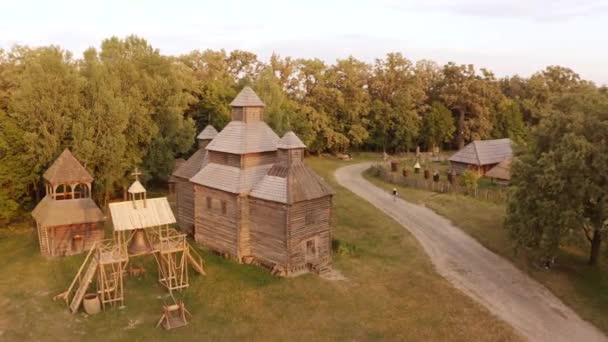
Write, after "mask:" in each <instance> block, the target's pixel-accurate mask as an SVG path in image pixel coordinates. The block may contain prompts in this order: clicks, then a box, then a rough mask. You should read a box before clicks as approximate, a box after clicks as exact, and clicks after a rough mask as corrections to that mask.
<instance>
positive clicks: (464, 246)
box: [335, 163, 608, 342]
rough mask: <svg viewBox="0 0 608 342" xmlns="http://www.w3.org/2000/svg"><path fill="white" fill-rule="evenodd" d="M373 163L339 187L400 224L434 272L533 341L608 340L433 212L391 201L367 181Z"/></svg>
mask: <svg viewBox="0 0 608 342" xmlns="http://www.w3.org/2000/svg"><path fill="white" fill-rule="evenodd" d="M370 165H371V163H361V164H355V165H351V166H346V167H342V168H340V169H338V170H336V173H335V177H336V180H337V181H338V183H340V184H341V185H342V186H344V187H346V188H348V189H349V190H351V191H352V192H353V193H355V194H357V195H358V196H360V197H362V198H364V199H366V200H367V201H369V202H370V203H371V204H373V205H374V206H376V207H377V208H379V209H380V210H382V211H383V212H385V213H386V214H387V215H389V216H390V217H392V218H393V219H395V220H396V221H397V222H399V223H401V224H402V225H403V226H404V227H405V228H406V229H407V230H409V231H410V232H411V233H412V234H413V235H414V236H415V237H416V239H417V240H418V241H419V242H420V244H421V245H422V247H423V248H424V250H425V252H426V253H427V254H428V255H429V257H430V258H431V261H432V262H433V265H434V266H435V267H436V269H437V271H438V272H439V273H440V274H441V275H442V276H443V277H445V278H446V279H447V280H449V281H450V282H451V283H452V284H453V285H454V286H455V287H456V288H458V289H460V290H461V291H463V292H464V293H466V294H467V295H468V296H470V297H472V298H473V299H475V300H476V301H478V302H479V303H481V304H482V305H484V306H485V307H486V308H487V309H488V310H489V311H490V312H492V313H494V314H495V315H496V316H498V317H500V318H501V319H503V320H504V321H506V322H507V323H509V324H510V325H511V326H513V327H514V328H515V330H516V331H518V332H519V333H520V334H521V335H522V336H524V337H525V338H528V339H529V340H532V341H572V342H574V341H581V342H582V341H585V342H591V341H608V339H607V338H606V336H605V335H604V334H602V332H601V331H599V330H598V329H597V328H596V327H595V326H593V325H592V324H590V323H588V322H587V321H584V320H582V319H581V318H580V317H579V316H578V315H577V314H576V313H575V312H574V311H572V310H571V309H570V308H569V307H567V306H566V305H565V304H564V303H562V302H561V301H560V300H559V299H558V298H556V297H555V296H554V295H553V294H552V293H551V292H549V290H547V289H546V288H545V287H544V286H542V285H541V284H539V283H538V282H536V281H535V280H533V279H531V278H530V277H528V276H527V275H526V274H524V273H522V272H521V271H519V270H518V269H517V268H515V267H514V266H513V265H512V264H511V263H510V262H509V261H507V260H505V259H504V258H502V257H500V256H498V255H496V254H494V253H493V252H491V251H489V250H488V249H486V248H485V247H483V246H482V245H481V244H479V243H478V242H477V241H476V240H475V239H473V238H471V237H470V236H469V235H467V234H466V233H464V232H463V231H461V230H460V229H458V228H457V227H455V226H454V225H453V224H452V223H451V222H450V221H448V220H447V219H445V218H443V217H442V216H439V215H437V214H436V213H435V212H433V211H432V210H430V209H428V208H426V207H424V206H421V205H416V204H412V203H409V202H407V201H405V200H402V199H397V200H394V199H393V198H392V196H391V195H390V194H389V193H387V192H386V191H384V190H382V189H380V188H378V187H376V186H375V185H373V184H372V183H370V182H368V181H367V180H365V179H364V178H363V176H362V172H363V171H365V170H366V169H367V168H368V167H369V166H370Z"/></svg>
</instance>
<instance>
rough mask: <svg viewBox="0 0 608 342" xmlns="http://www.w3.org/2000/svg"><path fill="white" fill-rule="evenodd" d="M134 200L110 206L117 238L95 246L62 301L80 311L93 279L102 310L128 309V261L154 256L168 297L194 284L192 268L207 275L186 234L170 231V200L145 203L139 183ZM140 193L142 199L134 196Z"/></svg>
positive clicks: (133, 189)
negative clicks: (191, 280)
mask: <svg viewBox="0 0 608 342" xmlns="http://www.w3.org/2000/svg"><path fill="white" fill-rule="evenodd" d="M129 194H130V197H131V199H130V200H129V201H125V202H118V203H111V204H110V213H111V215H112V222H113V223H114V233H113V238H112V239H109V240H103V241H101V242H98V243H97V244H95V246H94V248H93V249H91V251H90V252H89V254H88V255H87V257H86V258H85V260H84V262H83V263H82V266H81V267H80V269H79V270H78V272H77V274H76V276H75V277H74V280H73V281H72V283H71V284H70V287H69V288H68V290H67V291H66V292H64V293H62V294H60V295H59V296H58V297H61V298H63V299H64V300H65V302H66V303H67V304H68V305H69V308H70V311H71V312H72V313H76V312H77V311H78V309H79V307H80V304H81V303H82V300H83V298H84V296H85V294H86V292H87V291H88V288H89V287H90V285H91V283H92V282H93V280H94V279H95V278H96V279H97V289H96V292H95V293H96V294H97V296H98V298H99V300H100V303H101V306H102V308H103V309H104V310H105V309H106V307H108V306H114V305H119V306H122V305H124V274H125V272H126V268H127V265H128V263H129V260H130V258H133V257H138V256H143V255H150V254H152V255H153V256H154V258H155V260H156V263H157V265H158V281H159V283H160V284H161V285H162V286H164V287H165V288H167V290H169V292H170V293H172V291H174V290H181V289H184V288H187V287H188V286H190V282H189V277H188V266H189V265H190V266H192V268H193V269H194V270H195V271H196V272H198V273H199V274H203V275H204V274H205V271H204V269H203V259H202V257H201V256H200V255H199V254H198V253H197V252H196V251H195V250H194V249H193V248H192V246H190V244H189V243H188V241H187V240H186V235H185V234H183V233H180V232H178V231H177V230H175V229H174V228H171V227H170V225H171V224H175V223H176V221H175V217H174V216H173V212H172V211H171V207H170V206H169V202H168V200H167V198H166V197H161V198H152V199H146V197H145V189H144V188H143V186H142V185H141V183H139V181H137V180H136V181H135V182H134V183H133V185H132V186H131V187H130V188H129ZM137 194H139V199H137V198H136V197H137V196H136V195H137Z"/></svg>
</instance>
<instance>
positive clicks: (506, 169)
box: [485, 158, 513, 180]
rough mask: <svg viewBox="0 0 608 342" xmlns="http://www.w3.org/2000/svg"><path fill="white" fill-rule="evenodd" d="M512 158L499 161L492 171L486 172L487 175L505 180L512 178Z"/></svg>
mask: <svg viewBox="0 0 608 342" xmlns="http://www.w3.org/2000/svg"><path fill="white" fill-rule="evenodd" d="M512 161H513V159H512V158H509V159H505V160H503V161H501V162H500V163H498V164H497V165H496V166H494V167H493V168H491V169H490V171H488V172H486V174H485V176H486V177H488V178H496V179H503V180H510V179H511V162H512Z"/></svg>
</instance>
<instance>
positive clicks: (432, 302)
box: [0, 154, 518, 341]
mask: <svg viewBox="0 0 608 342" xmlns="http://www.w3.org/2000/svg"><path fill="white" fill-rule="evenodd" d="M374 157H375V155H373V154H361V155H358V157H357V160H370V159H373V158H374ZM308 161H309V164H310V165H311V166H312V167H313V168H314V169H315V170H317V172H319V173H320V174H321V175H322V176H323V177H324V178H325V179H326V180H327V181H328V182H330V183H331V184H332V185H333V186H334V189H335V190H336V195H335V198H334V206H333V238H334V239H335V240H336V242H335V243H334V245H335V246H336V247H337V250H338V251H339V253H336V254H335V255H334V265H335V267H336V268H337V269H338V270H340V271H341V272H342V273H343V274H344V275H345V276H346V277H347V280H346V281H327V280H324V279H320V278H319V277H317V276H314V275H304V276H301V277H297V278H290V279H282V278H276V277H273V276H271V275H270V274H269V273H268V272H267V271H265V270H263V269H260V268H257V267H254V266H247V265H239V264H236V263H234V262H232V261H229V260H225V259H223V258H220V257H217V256H214V255H210V254H208V253H205V252H204V251H202V254H203V256H204V258H205V259H206V265H207V273H208V275H207V276H206V277H201V276H196V275H192V276H191V287H190V288H189V289H187V290H186V291H184V292H183V299H184V301H185V303H186V307H187V308H188V310H189V311H190V312H191V313H192V314H193V316H194V317H193V318H192V320H191V322H190V324H189V325H188V326H187V327H184V328H180V329H176V330H172V331H164V330H162V329H161V328H158V329H155V328H154V325H155V324H156V322H157V320H158V319H159V317H160V314H161V306H162V304H163V302H164V301H165V300H166V292H165V291H164V290H163V289H162V288H161V287H160V285H158V283H157V281H156V266H155V264H154V261H153V259H152V258H151V257H147V258H146V257H144V258H139V259H134V260H133V261H132V262H133V263H134V264H136V265H137V264H141V265H143V266H144V267H145V268H146V269H147V274H146V276H145V277H144V278H143V279H129V280H128V281H127V283H126V308H124V309H121V310H119V309H112V310H108V311H105V312H103V313H100V314H98V315H94V316H89V317H85V316H84V315H83V314H77V315H71V314H69V313H68V311H67V309H66V308H65V306H64V305H62V304H63V303H61V302H53V301H52V297H53V296H54V295H56V294H57V293H60V292H61V291H64V290H65V289H66V287H67V286H68V285H69V283H70V281H71V280H72V277H73V276H74V274H75V272H76V271H77V269H78V267H79V266H80V262H81V260H82V259H83V257H84V256H83V255H81V256H75V257H67V258H62V259H55V260H45V259H43V258H42V257H40V255H39V252H38V246H37V242H36V237H35V235H34V234H33V231H32V230H30V229H26V228H15V229H13V230H7V229H3V230H2V233H0V258H2V260H3V261H4V262H3V263H1V264H0V305H1V307H2V314H1V315H0V339H1V340H7V341H15V340H22V341H25V340H66V341H72V340H77V339H78V340H81V339H90V340H127V339H129V340H131V339H132V340H135V341H158V340H168V341H185V340H194V339H196V340H236V339H246V340H332V341H333V340H410V341H418V340H424V341H436V340H456V341H501V340H503V341H506V340H518V337H517V336H515V335H514V333H513V331H512V329H511V328H510V327H509V326H507V325H506V324H505V323H503V322H501V321H498V320H497V319H496V318H495V317H493V316H492V315H490V314H489V313H488V312H487V311H486V310H485V309H484V308H482V307H481V306H480V305H478V304H476V303H475V302H473V301H472V300H471V299H470V298H468V297H466V296H465V295H464V294H462V293H461V292H459V291H458V290H455V289H454V288H453V287H451V286H450V285H449V284H448V282H447V281H446V280H444V279H443V278H441V277H440V276H439V275H438V274H437V273H436V272H435V271H434V270H433V267H432V264H431V263H430V261H429V259H428V258H427V257H426V255H425V254H424V252H423V250H422V248H421V247H420V246H419V245H418V243H417V242H416V240H415V239H414V238H413V237H412V236H411V235H409V234H408V233H407V231H406V230H405V229H403V228H402V227H401V226H400V225H398V224H397V223H396V222H394V221H393V220H391V219H390V218H388V217H387V216H385V215H384V214H382V213H381V212H379V210H377V209H376V208H374V207H373V206H371V205H370V204H368V203H367V202H365V201H363V200H361V199H360V198H358V197H356V196H355V195H353V194H352V193H350V192H349V191H347V190H345V189H344V188H341V187H340V186H338V185H337V184H336V182H335V181H334V179H333V171H334V170H335V169H336V168H338V167H340V166H344V165H347V164H348V163H351V162H343V161H337V160H333V159H324V158H310V159H309V160H308ZM192 273H193V272H192Z"/></svg>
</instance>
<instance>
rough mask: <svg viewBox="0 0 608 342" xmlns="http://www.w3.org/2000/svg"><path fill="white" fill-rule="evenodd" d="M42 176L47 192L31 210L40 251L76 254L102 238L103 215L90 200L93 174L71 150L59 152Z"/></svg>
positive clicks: (47, 253) (44, 254) (44, 253)
mask: <svg viewBox="0 0 608 342" xmlns="http://www.w3.org/2000/svg"><path fill="white" fill-rule="evenodd" d="M43 178H44V180H45V183H46V195H45V197H44V198H43V199H42V201H40V203H38V205H36V208H34V210H33V211H32V216H33V217H34V220H35V221H36V229H37V231H38V242H39V244H40V252H41V254H42V255H43V256H48V257H53V256H62V255H72V254H77V253H81V252H83V251H85V250H89V249H90V248H91V247H92V246H93V244H95V242H97V241H101V240H102V239H103V225H102V222H103V221H104V220H105V217H104V215H103V213H102V212H101V210H100V209H99V207H98V206H97V204H95V202H94V201H93V199H91V182H92V181H93V177H92V176H91V174H90V173H89V172H88V171H87V170H86V169H85V168H84V167H83V166H82V165H81V164H80V162H79V161H78V160H77V159H76V158H75V157H74V155H73V154H72V153H71V152H70V150H68V149H65V150H64V151H63V152H62V153H61V155H59V157H58V158H57V159H56V160H55V162H54V163H53V164H52V165H51V167H49V168H48V170H46V172H45V173H44V175H43Z"/></svg>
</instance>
